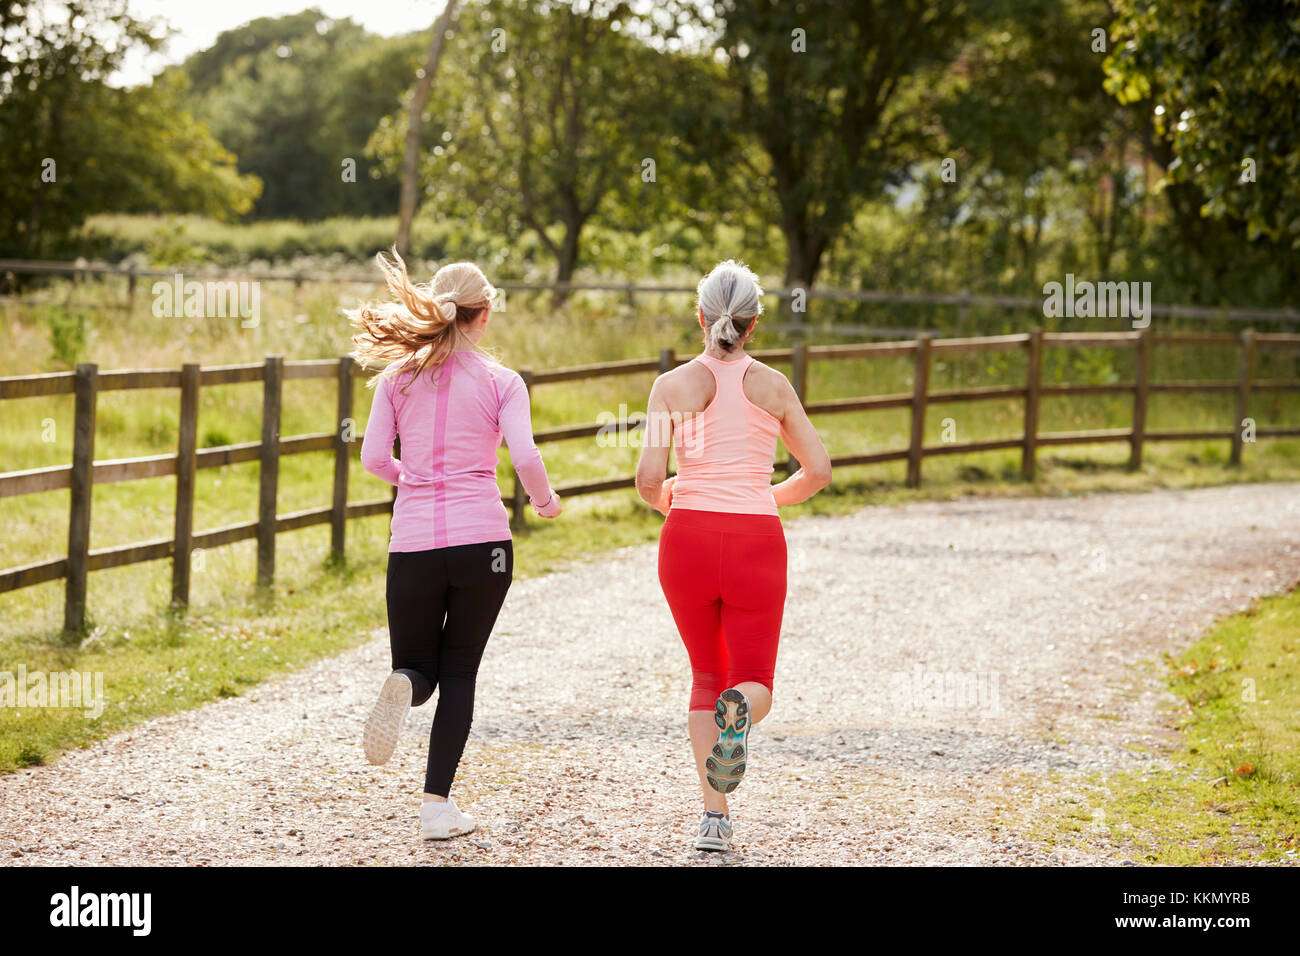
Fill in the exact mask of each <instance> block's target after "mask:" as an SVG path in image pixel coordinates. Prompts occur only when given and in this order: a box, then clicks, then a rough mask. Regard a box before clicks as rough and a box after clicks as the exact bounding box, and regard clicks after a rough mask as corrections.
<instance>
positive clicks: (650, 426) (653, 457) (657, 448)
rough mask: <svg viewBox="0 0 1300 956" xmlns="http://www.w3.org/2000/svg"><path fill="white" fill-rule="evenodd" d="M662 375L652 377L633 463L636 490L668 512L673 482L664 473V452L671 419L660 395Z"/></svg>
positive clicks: (669, 444) (670, 434)
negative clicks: (641, 432)
mask: <svg viewBox="0 0 1300 956" xmlns="http://www.w3.org/2000/svg"><path fill="white" fill-rule="evenodd" d="M662 382H663V378H662V377H660V378H657V379H655V383H654V385H653V386H652V387H651V389H650V400H649V402H648V406H649V407H648V408H647V409H646V424H645V435H644V436H642V442H641V458H640V460H639V461H638V462H637V466H636V491H637V494H639V495H640V496H641V498H642V499H643V500H644V501H645V502H646V503H647V504H649V505H651V506H653V507H654V509H655V510H656V511H658V512H659V513H660V514H665V515H666V514H668V510H669V509H670V508H671V507H672V503H673V483H674V482H675V481H676V480H677V479H676V478H675V477H674V478H668V479H667V480H665V476H666V475H667V474H668V452H669V451H670V450H671V449H672V447H673V423H672V416H671V415H670V413H669V411H668V404H667V402H665V401H664V398H663V391H664V389H663V385H662Z"/></svg>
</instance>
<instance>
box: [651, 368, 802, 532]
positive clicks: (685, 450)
mask: <svg viewBox="0 0 1300 956" xmlns="http://www.w3.org/2000/svg"><path fill="white" fill-rule="evenodd" d="M695 361H696V362H699V363H700V364H701V365H703V366H704V367H705V368H707V369H708V370H709V371H710V372H712V373H713V378H714V381H715V383H716V385H717V388H716V391H715V394H714V396H713V401H712V402H710V403H709V407H708V408H706V409H704V411H702V412H699V413H698V414H694V415H687V416H685V421H683V422H682V424H681V426H680V427H676V428H674V429H673V447H674V449H675V451H676V453H677V480H676V481H675V482H674V483H673V500H672V505H671V507H670V509H669V510H672V509H675V508H682V509H685V510H688V511H723V512H732V513H735V514H750V515H774V514H777V509H776V499H775V498H773V497H772V460H773V458H775V457H776V440H777V437H778V436H779V435H780V434H781V422H780V420H779V419H778V418H776V416H774V415H773V414H772V413H771V412H769V411H767V410H766V409H763V408H759V407H758V406H757V405H755V404H754V403H753V402H751V401H750V400H749V398H748V396H746V395H745V373H746V372H747V371H748V370H749V367H750V366H751V365H753V364H754V359H753V358H752V357H751V356H745V357H744V358H740V359H736V360H735V361H732V362H724V361H721V360H720V359H715V358H712V357H710V356H708V355H699V356H696V358H695Z"/></svg>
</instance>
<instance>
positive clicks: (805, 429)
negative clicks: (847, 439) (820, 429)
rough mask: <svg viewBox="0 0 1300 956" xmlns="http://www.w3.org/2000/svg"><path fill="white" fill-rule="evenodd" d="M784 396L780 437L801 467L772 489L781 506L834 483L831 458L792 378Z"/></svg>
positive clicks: (786, 384)
mask: <svg viewBox="0 0 1300 956" xmlns="http://www.w3.org/2000/svg"><path fill="white" fill-rule="evenodd" d="M783 380H784V377H783ZM783 395H784V398H785V414H784V415H783V416H782V418H781V440H782V441H784V442H785V447H786V448H788V449H789V450H790V452H791V454H793V455H794V457H795V458H796V459H798V461H799V465H800V468H799V470H798V471H796V472H795V473H794V474H793V475H791V476H790V477H789V478H787V479H786V480H785V481H783V482H781V483H780V484H778V485H777V486H776V487H775V488H773V489H772V495H773V497H774V498H775V499H776V503H777V505H778V506H780V505H797V504H798V503H799V502H801V501H807V500H808V499H809V498H811V497H812V496H813V495H815V494H817V492H819V491H821V490H822V489H823V488H825V487H826V486H827V485H829V484H830V483H831V457H830V455H828V454H827V453H826V446H825V445H824V444H822V439H821V436H820V435H818V434H817V429H816V428H814V427H813V423H812V422H811V421H809V419H808V413H807V412H805V411H804V409H803V403H802V402H800V401H799V396H798V394H797V393H796V392H795V390H794V386H792V385H791V384H790V383H789V381H786V382H785V388H784V389H783Z"/></svg>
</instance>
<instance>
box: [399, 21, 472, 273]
mask: <svg viewBox="0 0 1300 956" xmlns="http://www.w3.org/2000/svg"><path fill="white" fill-rule="evenodd" d="M456 3H457V0H447V6H446V7H444V8H443V11H442V16H440V17H439V18H438V22H437V23H436V24H434V27H433V39H432V40H431V41H430V43H429V55H428V57H427V58H426V59H425V61H424V68H423V69H422V70H420V72H419V74H418V75H417V76H416V80H415V88H414V90H412V92H411V106H410V110H409V111H408V113H407V119H406V145H405V150H404V154H403V157H402V196H401V200H400V203H399V204H398V209H397V249H398V251H399V252H401V253H402V254H403V255H408V254H409V253H410V250H411V220H413V219H414V218H415V204H416V192H417V189H418V188H419V183H418V182H417V180H418V179H419V163H420V129H421V128H422V127H423V125H424V109H425V107H426V106H427V105H428V102H429V93H430V91H431V90H432V89H433V78H434V77H435V76H436V75H437V73H438V64H439V63H440V62H441V61H442V49H443V46H444V45H445V44H446V40H447V31H448V28H449V27H450V26H451V19H452V17H454V16H455V15H456Z"/></svg>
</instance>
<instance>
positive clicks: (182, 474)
mask: <svg viewBox="0 0 1300 956" xmlns="http://www.w3.org/2000/svg"><path fill="white" fill-rule="evenodd" d="M198 431H199V366H198V365H197V364H193V363H188V362H187V363H186V364H185V365H182V366H181V417H180V429H179V437H178V439H177V442H176V524H175V536H174V537H173V539H172V540H173V544H172V605H173V606H174V607H183V606H185V605H186V604H189V603H190V564H191V556H190V551H191V550H192V548H193V546H194V467H195V458H194V455H195V449H196V448H197V447H198Z"/></svg>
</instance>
